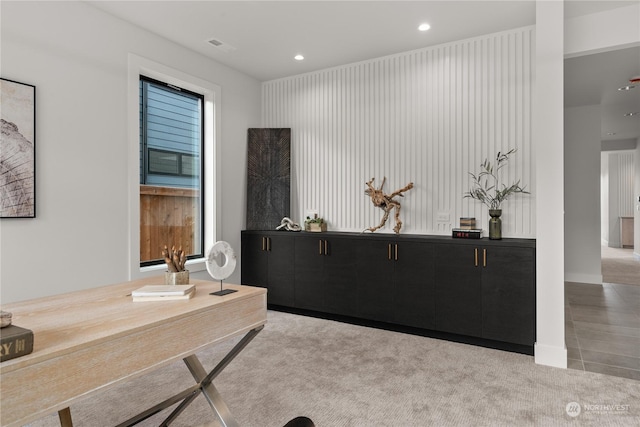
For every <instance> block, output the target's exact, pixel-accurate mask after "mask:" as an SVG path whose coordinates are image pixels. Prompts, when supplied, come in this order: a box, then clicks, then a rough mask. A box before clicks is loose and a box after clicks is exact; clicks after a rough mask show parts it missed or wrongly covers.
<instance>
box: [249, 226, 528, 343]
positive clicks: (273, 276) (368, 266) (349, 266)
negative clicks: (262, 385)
mask: <svg viewBox="0 0 640 427" xmlns="http://www.w3.org/2000/svg"><path fill="white" fill-rule="evenodd" d="M535 257H536V251H535V240H533V239H502V240H489V239H486V238H484V239H454V238H451V237H448V236H428V235H392V234H382V233H381V234H374V233H346V232H325V233H308V232H286V231H243V232H242V248H241V267H242V271H241V274H242V279H241V281H242V284H246V285H253V286H261V287H266V288H267V290H268V293H267V302H268V304H269V307H270V308H272V309H276V310H284V311H290V312H294V313H300V314H306V315H312V316H318V317H323V318H329V319H334V320H340V321H346V322H351V323H358V324H363V325H367V326H372V327H380V328H385V329H392V330H398V331H402V332H408V333H414V334H420V335H424V336H430V337H435V338H440V339H448V340H452V341H458V342H464V343H468V344H474V345H482V346H485V347H491V348H498V349H502V350H508V351H515V352H519V353H525V354H533V345H534V341H535V316H536V310H535V283H536V280H535Z"/></svg>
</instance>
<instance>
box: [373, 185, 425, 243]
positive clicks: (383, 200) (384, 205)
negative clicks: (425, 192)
mask: <svg viewBox="0 0 640 427" xmlns="http://www.w3.org/2000/svg"><path fill="white" fill-rule="evenodd" d="M374 180H375V178H371V181H368V182H367V187H369V188H367V189H366V190H364V192H365V193H367V195H369V197H371V202H372V203H373V205H374V206H376V207H379V208H380V209H382V210H383V211H384V216H383V217H382V221H380V224H378V225H377V226H376V227H370V228H367V229H365V230H364V231H371V232H373V231H376V230H377V229H379V228H382V227H384V225H385V223H386V222H387V219H389V212H391V210H392V209H394V208H395V210H396V214H395V218H396V226H395V227H393V231H395V232H396V234H398V233H400V229H401V228H402V221H400V209H401V206H400V202H398V201H397V200H393V198H394V197H396V196H400V197H404V194H402V193H404V192H405V191H409V190H411V189H412V188H413V182H410V183H408V184H407V185H406V186H404V187H402V188H401V189H399V190H396V191H394V192H393V193H391V194H384V191H382V187H383V186H384V183H385V181H386V180H387V177H386V176H385V177H384V179H383V180H382V184H380V188H375V187H374V186H373V181H374Z"/></svg>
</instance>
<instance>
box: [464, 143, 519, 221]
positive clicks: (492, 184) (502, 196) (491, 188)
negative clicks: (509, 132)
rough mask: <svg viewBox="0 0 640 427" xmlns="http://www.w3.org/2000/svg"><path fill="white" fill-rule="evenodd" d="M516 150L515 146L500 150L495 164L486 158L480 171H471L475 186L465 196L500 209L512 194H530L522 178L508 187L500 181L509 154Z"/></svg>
mask: <svg viewBox="0 0 640 427" xmlns="http://www.w3.org/2000/svg"><path fill="white" fill-rule="evenodd" d="M515 152H516V149H515V148H512V149H511V150H509V151H507V152H506V153H501V152H498V154H497V155H496V162H495V164H492V163H491V162H490V161H489V159H484V161H483V162H482V164H480V168H481V171H480V173H478V174H477V175H476V174H474V173H471V172H469V175H470V176H471V178H472V181H473V188H472V189H471V190H469V191H467V192H466V193H464V197H465V198H471V199H475V200H478V201H480V202H482V203H484V204H485V205H486V206H487V207H488V208H489V209H500V206H501V205H502V202H504V201H505V200H507V198H508V197H509V196H511V195H512V194H516V193H523V194H530V193H529V192H528V191H526V190H525V187H522V186H520V180H517V181H516V182H515V183H513V184H511V185H510V186H508V187H507V186H506V185H504V184H502V183H501V182H500V177H501V173H500V170H501V169H502V168H503V167H505V166H506V164H507V162H508V160H509V156H510V155H511V154H513V153H515Z"/></svg>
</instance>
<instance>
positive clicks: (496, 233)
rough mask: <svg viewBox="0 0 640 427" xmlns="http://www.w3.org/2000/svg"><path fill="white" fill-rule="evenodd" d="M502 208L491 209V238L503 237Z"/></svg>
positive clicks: (498, 238)
mask: <svg viewBox="0 0 640 427" xmlns="http://www.w3.org/2000/svg"><path fill="white" fill-rule="evenodd" d="M500 215H502V209H489V216H490V217H491V219H489V239H491V240H500V239H502V219H500Z"/></svg>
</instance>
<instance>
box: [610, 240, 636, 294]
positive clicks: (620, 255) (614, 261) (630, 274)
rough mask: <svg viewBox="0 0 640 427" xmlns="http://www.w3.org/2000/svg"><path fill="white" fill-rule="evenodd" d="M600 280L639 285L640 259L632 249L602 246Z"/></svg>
mask: <svg viewBox="0 0 640 427" xmlns="http://www.w3.org/2000/svg"><path fill="white" fill-rule="evenodd" d="M602 281H603V282H605V283H623V284H626V285H636V286H640V259H638V258H636V257H634V255H633V249H622V248H610V247H607V246H602Z"/></svg>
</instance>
